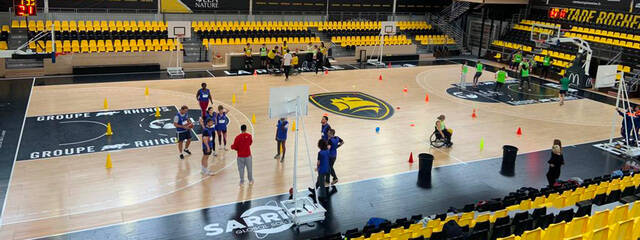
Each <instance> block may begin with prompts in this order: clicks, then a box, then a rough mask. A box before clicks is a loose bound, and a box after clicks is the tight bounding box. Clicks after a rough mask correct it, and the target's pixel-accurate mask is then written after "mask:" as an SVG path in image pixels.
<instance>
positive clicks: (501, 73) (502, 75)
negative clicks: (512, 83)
mask: <svg viewBox="0 0 640 240" xmlns="http://www.w3.org/2000/svg"><path fill="white" fill-rule="evenodd" d="M506 80H507V71H506V70H505V69H504V67H502V68H501V69H500V70H498V71H497V72H496V86H495V88H493V91H494V92H496V95H497V94H498V90H500V91H502V86H503V85H504V82H505V81H506Z"/></svg>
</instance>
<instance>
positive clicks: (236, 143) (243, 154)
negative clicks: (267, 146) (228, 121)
mask: <svg viewBox="0 0 640 240" xmlns="http://www.w3.org/2000/svg"><path fill="white" fill-rule="evenodd" d="M240 131H242V133H240V134H238V136H236V138H235V140H233V144H232V145H231V149H233V150H236V151H237V152H238V173H239V174H240V186H242V185H244V168H245V167H246V168H247V177H248V178H249V184H253V173H252V168H251V165H252V164H251V144H252V143H253V140H252V139H251V134H248V133H247V125H244V124H242V126H240Z"/></svg>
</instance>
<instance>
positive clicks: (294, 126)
mask: <svg viewBox="0 0 640 240" xmlns="http://www.w3.org/2000/svg"><path fill="white" fill-rule="evenodd" d="M295 130H296V121H292V122H291V131H295Z"/></svg>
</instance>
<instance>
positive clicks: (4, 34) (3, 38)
mask: <svg viewBox="0 0 640 240" xmlns="http://www.w3.org/2000/svg"><path fill="white" fill-rule="evenodd" d="M10 32H11V29H10V28H9V25H2V28H1V29H0V50H7V49H9V47H8V44H7V43H8V41H9V33H10Z"/></svg>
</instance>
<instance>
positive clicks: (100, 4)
mask: <svg viewBox="0 0 640 240" xmlns="http://www.w3.org/2000/svg"><path fill="white" fill-rule="evenodd" d="M39 6H44V5H39ZM49 7H50V8H79V9H86V8H104V9H131V10H133V9H145V10H153V9H158V0H83V1H78V0H55V1H49Z"/></svg>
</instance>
